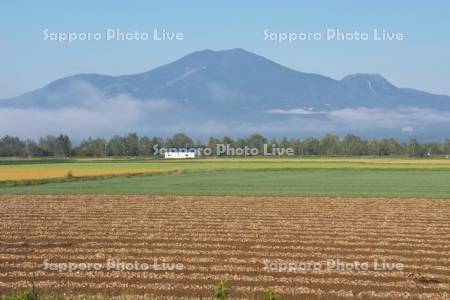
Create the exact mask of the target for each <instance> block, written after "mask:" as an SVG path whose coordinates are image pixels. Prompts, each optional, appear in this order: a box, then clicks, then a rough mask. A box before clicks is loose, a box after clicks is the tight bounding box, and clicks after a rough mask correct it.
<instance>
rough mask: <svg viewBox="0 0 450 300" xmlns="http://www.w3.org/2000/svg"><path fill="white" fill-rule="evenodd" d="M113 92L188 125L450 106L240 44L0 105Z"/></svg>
mask: <svg viewBox="0 0 450 300" xmlns="http://www.w3.org/2000/svg"><path fill="white" fill-rule="evenodd" d="M120 97H122V98H124V97H126V98H127V99H132V101H134V102H138V103H141V104H145V103H153V102H154V101H166V102H167V103H168V106H170V107H172V110H170V109H169V110H168V111H166V112H161V111H159V112H157V113H153V114H152V113H150V114H149V116H148V117H151V118H155V117H156V118H158V119H159V120H160V121H163V120H165V119H168V118H169V119H173V118H174V117H177V118H183V119H188V120H191V121H192V122H193V121H198V120H202V121H204V122H206V121H212V120H213V121H214V122H217V121H221V122H226V121H233V122H245V123H247V125H248V123H250V124H252V126H253V127H254V128H255V129H257V128H258V127H259V126H260V125H261V124H264V123H265V122H277V126H279V127H280V126H281V127H282V123H283V118H286V116H289V117H297V118H298V117H299V116H303V118H308V116H309V118H311V116H312V115H315V116H316V118H321V120H322V121H324V120H326V119H327V118H330V115H329V114H331V116H333V115H332V113H333V112H336V111H343V110H348V109H353V110H359V111H360V110H361V109H366V110H369V111H370V110H377V111H380V110H389V111H391V112H392V111H405V110H406V111H411V110H431V111H447V110H448V111H450V97H449V96H444V95H433V94H430V93H426V92H422V91H417V90H413V89H405V88H399V87H396V86H395V85H393V84H391V83H390V82H389V81H387V80H386V79H385V78H383V77H382V76H381V75H378V74H353V75H348V76H346V77H344V78H342V79H341V80H335V79H332V78H329V77H326V76H322V75H318V74H310V73H303V72H299V71H295V70H292V69H290V68H288V67H285V66H282V65H280V64H277V63H275V62H273V61H270V60H268V59H266V58H264V57H262V56H259V55H256V54H253V53H250V52H248V51H246V50H243V49H232V50H225V51H212V50H203V51H198V52H194V53H191V54H188V55H186V56H184V57H182V58H181V59H179V60H177V61H175V62H172V63H169V64H167V65H164V66H161V67H158V68H155V69H153V70H150V71H148V72H145V73H140V74H133V75H124V76H108V75H99V74H78V75H74V76H70V77H65V78H62V79H58V80H56V81H54V82H51V83H50V84H48V85H47V86H44V87H43V88H41V89H38V90H35V91H32V92H30V93H27V94H24V95H21V96H18V97H15V98H11V99H7V100H4V101H1V102H0V105H1V107H3V108H16V109H41V110H58V109H64V108H75V109H80V108H89V107H93V106H95V105H97V104H98V103H104V104H105V105H107V104H108V103H109V102H111V101H114V100H111V99H117V98H120ZM152 105H153V104H152ZM291 119H292V118H291ZM405 124H406V123H405ZM405 124H403V125H405ZM406 125H408V124H406ZM406 125H405V126H406ZM224 126H225V125H224ZM405 126H403V127H405ZM225 127H226V126H225ZM406 127H408V126H406ZM180 129H182V128H180ZM400 129H401V128H397V131H398V130H400ZM406 131H408V130H406Z"/></svg>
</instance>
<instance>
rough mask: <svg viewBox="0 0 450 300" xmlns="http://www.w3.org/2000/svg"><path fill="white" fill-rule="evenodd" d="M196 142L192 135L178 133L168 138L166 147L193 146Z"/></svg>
mask: <svg viewBox="0 0 450 300" xmlns="http://www.w3.org/2000/svg"><path fill="white" fill-rule="evenodd" d="M193 146H194V142H193V141H192V139H191V138H190V137H188V136H187V135H185V134H184V133H177V134H175V135H174V136H173V137H172V138H170V139H168V140H167V143H166V147H168V148H187V147H193Z"/></svg>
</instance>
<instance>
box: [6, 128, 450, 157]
mask: <svg viewBox="0 0 450 300" xmlns="http://www.w3.org/2000/svg"><path fill="white" fill-rule="evenodd" d="M218 144H223V145H230V147H234V148H243V147H250V148H257V149H259V150H260V151H262V149H263V147H264V144H266V145H269V147H279V148H292V149H293V150H294V153H295V154H296V155H299V156H404V157H427V156H448V155H450V139H447V140H445V141H443V142H442V143H437V142H435V143H419V142H418V141H417V140H416V139H411V140H410V141H409V142H399V141H397V140H395V139H393V138H389V139H379V140H372V139H363V138H361V137H358V136H356V135H353V134H348V135H346V136H345V137H343V138H339V137H338V136H335V135H331V134H328V135H325V136H324V137H322V138H315V137H309V138H306V139H303V140H301V139H299V138H290V139H288V138H286V137H284V138H281V139H276V138H272V139H268V138H266V137H264V136H262V135H260V134H252V135H250V136H249V137H246V138H237V139H233V138H231V137H229V136H224V137H221V138H217V137H210V138H209V139H208V140H207V141H202V140H193V139H192V138H190V137H189V136H187V135H185V134H183V133H177V134H175V135H174V136H172V137H169V138H162V137H146V136H138V135H137V134H135V133H130V134H127V135H124V136H113V137H112V138H109V139H106V138H100V137H98V138H88V139H85V140H83V141H82V142H81V143H80V144H78V145H74V144H73V143H72V142H71V139H70V138H69V136H67V135H64V134H61V135H58V136H53V135H49V136H46V137H43V138H40V139H39V140H38V141H34V140H31V139H20V138H18V137H13V136H8V135H7V136H4V137H2V138H1V139H0V156H4V157H13V156H15V157H60V158H65V157H112V156H151V155H154V154H155V145H158V146H157V147H159V148H162V147H164V148H183V147H199V148H205V147H208V148H210V149H212V151H213V154H214V155H216V153H215V151H216V149H217V145H218Z"/></svg>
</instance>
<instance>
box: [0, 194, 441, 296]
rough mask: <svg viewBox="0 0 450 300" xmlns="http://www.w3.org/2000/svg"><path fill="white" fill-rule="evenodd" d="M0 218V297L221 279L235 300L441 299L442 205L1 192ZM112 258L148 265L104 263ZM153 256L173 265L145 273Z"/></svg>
mask: <svg viewBox="0 0 450 300" xmlns="http://www.w3.org/2000/svg"><path fill="white" fill-rule="evenodd" d="M0 222H1V223H0V233H1V236H0V292H1V293H6V292H8V291H11V290H17V289H19V290H21V289H28V288H31V287H32V286H33V285H34V286H35V289H36V290H37V291H38V293H41V294H45V293H49V292H50V293H57V294H62V293H66V294H70V295H80V294H102V295H105V296H116V295H141V296H143V295H148V297H151V296H150V295H157V296H173V297H179V296H186V297H200V296H203V297H209V296H211V295H212V291H213V289H214V286H215V282H216V281H217V280H219V279H222V278H227V279H228V280H229V282H230V285H231V287H232V293H233V296H234V297H240V298H254V297H255V296H256V295H257V291H261V290H268V289H273V290H275V291H277V292H279V293H281V294H282V295H283V296H284V299H290V298H292V299H296V298H297V299H341V298H352V297H357V298H360V299H372V298H373V299H380V298H386V299H450V201H448V200H427V199H410V200H409V199H357V198H352V199H349V198H294V197H198V196H195V197H186V196H183V197H158V196H0ZM112 258H116V259H119V260H120V261H121V262H125V263H130V264H134V263H135V262H137V263H138V264H140V266H142V264H148V265H149V266H150V269H147V270H135V269H132V270H120V269H114V268H110V269H107V268H106V265H105V263H106V261H107V260H108V259H112ZM155 259H156V260H157V263H161V262H163V261H164V262H166V266H173V264H174V263H179V264H180V265H181V266H182V268H181V270H171V269H170V268H169V270H155V269H153V268H152V267H153V266H154V262H155ZM329 260H334V261H337V260H339V261H340V262H342V263H346V265H345V266H355V264H356V263H358V262H359V263H367V265H368V268H367V269H359V270H353V271H351V270H350V271H349V270H342V268H341V270H338V269H336V268H332V267H330V266H327V261H329ZM374 260H376V261H377V262H378V263H381V262H383V260H384V261H385V262H387V263H389V265H388V267H389V266H390V267H392V264H393V263H396V264H399V265H397V268H394V270H388V269H387V267H386V268H385V269H384V270H379V269H375V266H374ZM45 261H46V263H47V265H46V264H45V263H44V262H45ZM56 263H61V264H62V265H64V264H68V263H73V264H75V265H77V266H78V267H81V266H82V264H89V263H96V264H97V266H99V269H98V270H93V269H91V270H82V271H80V270H77V271H72V272H68V271H65V270H56V269H55V270H50V269H48V268H49V266H55V265H56ZM265 263H266V264H268V263H270V264H271V267H270V268H269V269H267V268H265ZM307 263H310V264H313V263H315V264H316V266H319V267H320V268H317V269H306V270H305V269H302V267H303V268H305V264H307ZM286 264H291V265H290V269H289V270H286V269H283V268H285V267H286ZM400 264H401V265H400ZM46 266H47V269H46ZM60 266H61V265H60ZM135 266H136V264H135ZM294 266H295V267H294ZM300 266H302V267H300ZM378 267H380V264H378ZM1 293H0V294H1Z"/></svg>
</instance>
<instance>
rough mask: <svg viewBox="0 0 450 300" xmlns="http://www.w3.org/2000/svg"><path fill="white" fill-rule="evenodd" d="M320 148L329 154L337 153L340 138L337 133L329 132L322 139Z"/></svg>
mask: <svg viewBox="0 0 450 300" xmlns="http://www.w3.org/2000/svg"><path fill="white" fill-rule="evenodd" d="M320 148H322V151H323V153H324V154H325V155H327V156H332V155H336V154H337V153H338V151H339V138H338V137H337V136H335V135H331V134H327V135H326V136H324V137H323V138H322V140H321V141H320Z"/></svg>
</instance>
